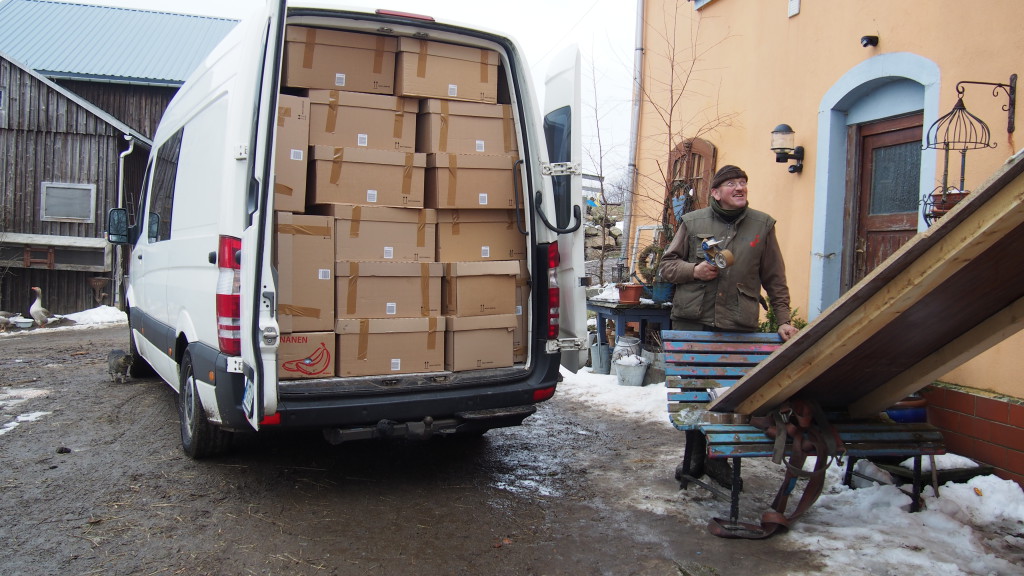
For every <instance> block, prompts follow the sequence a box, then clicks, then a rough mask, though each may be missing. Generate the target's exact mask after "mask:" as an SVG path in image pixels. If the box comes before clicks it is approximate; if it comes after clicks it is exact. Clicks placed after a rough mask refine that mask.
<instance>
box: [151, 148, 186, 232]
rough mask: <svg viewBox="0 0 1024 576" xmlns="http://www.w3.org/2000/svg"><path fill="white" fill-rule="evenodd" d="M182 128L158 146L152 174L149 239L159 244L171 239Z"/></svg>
mask: <svg viewBox="0 0 1024 576" xmlns="http://www.w3.org/2000/svg"><path fill="white" fill-rule="evenodd" d="M184 133H185V129H184V128H182V129H181V130H178V131H177V132H175V133H174V135H173V136H171V137H170V138H168V139H167V141H166V142H164V143H163V145H162V146H160V149H159V150H158V151H157V157H156V170H155V171H154V174H153V190H152V194H153V197H152V198H151V199H150V203H149V225H148V228H149V238H150V240H151V241H155V242H161V241H163V240H169V239H170V238H171V206H172V205H173V204H174V187H175V184H176V182H177V177H178V156H179V155H180V154H181V138H182V136H183V135H184Z"/></svg>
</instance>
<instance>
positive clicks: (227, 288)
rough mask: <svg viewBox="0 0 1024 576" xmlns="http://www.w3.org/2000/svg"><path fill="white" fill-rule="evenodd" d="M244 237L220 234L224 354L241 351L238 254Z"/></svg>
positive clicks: (219, 312)
mask: <svg viewBox="0 0 1024 576" xmlns="http://www.w3.org/2000/svg"><path fill="white" fill-rule="evenodd" d="M241 250H242V240H241V239H239V238H232V237H231V236H221V237H220V242H219V244H218V246H217V342H218V344H219V345H220V351H221V353H222V354H226V355H228V356H238V355H240V354H241V353H242V339H241V338H242V319H241V316H242V314H241V309H242V296H241V294H242V288H241V279H242V270H241V268H242V267H241V265H240V264H239V263H238V262H237V261H236V260H235V254H236V253H238V252H240V251H241Z"/></svg>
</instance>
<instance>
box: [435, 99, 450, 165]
mask: <svg viewBox="0 0 1024 576" xmlns="http://www.w3.org/2000/svg"><path fill="white" fill-rule="evenodd" d="M437 139H438V143H437V151H438V152H447V151H448V101H447V100H441V129H440V130H439V131H438V138H437Z"/></svg>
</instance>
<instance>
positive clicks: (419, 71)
mask: <svg viewBox="0 0 1024 576" xmlns="http://www.w3.org/2000/svg"><path fill="white" fill-rule="evenodd" d="M416 76H417V77H418V78H426V77H427V42H426V40H420V53H419V55H418V59H417V60H416Z"/></svg>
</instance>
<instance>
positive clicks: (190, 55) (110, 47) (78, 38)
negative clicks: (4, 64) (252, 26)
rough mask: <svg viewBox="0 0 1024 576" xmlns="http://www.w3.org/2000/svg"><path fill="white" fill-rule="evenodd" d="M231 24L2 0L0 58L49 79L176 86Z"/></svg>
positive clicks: (29, 0)
mask: <svg viewBox="0 0 1024 576" xmlns="http://www.w3.org/2000/svg"><path fill="white" fill-rule="evenodd" d="M237 23H238V21H237V20H230V19H226V18H211V17H207V16H193V15H187V14H171V13H167V12H151V11H146V10H135V9H130V8H113V7H109V6H93V5H87V4H66V3H63V2H52V1H49V0H4V1H3V2H0V52H4V53H6V54H8V55H10V56H11V57H13V58H16V59H17V60H19V61H20V62H22V63H23V64H25V65H26V66H29V67H31V68H33V69H34V70H36V71H38V72H40V73H41V74H44V75H46V76H49V77H51V78H79V79H95V80H105V81H113V82H130V83H139V84H161V85H172V86H176V85H180V84H181V83H182V82H184V80H185V79H186V78H187V77H188V75H189V74H190V73H191V72H192V71H193V70H194V69H195V68H196V66H198V65H199V63H200V62H202V60H203V58H205V57H206V55H207V54H208V53H209V52H210V50H212V49H213V47H214V46H216V45H217V43H218V42H220V40H221V39H222V38H223V37H224V36H225V35H226V34H227V33H228V32H229V31H230V30H231V29H232V28H234V27H235V25H236V24H237Z"/></svg>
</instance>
